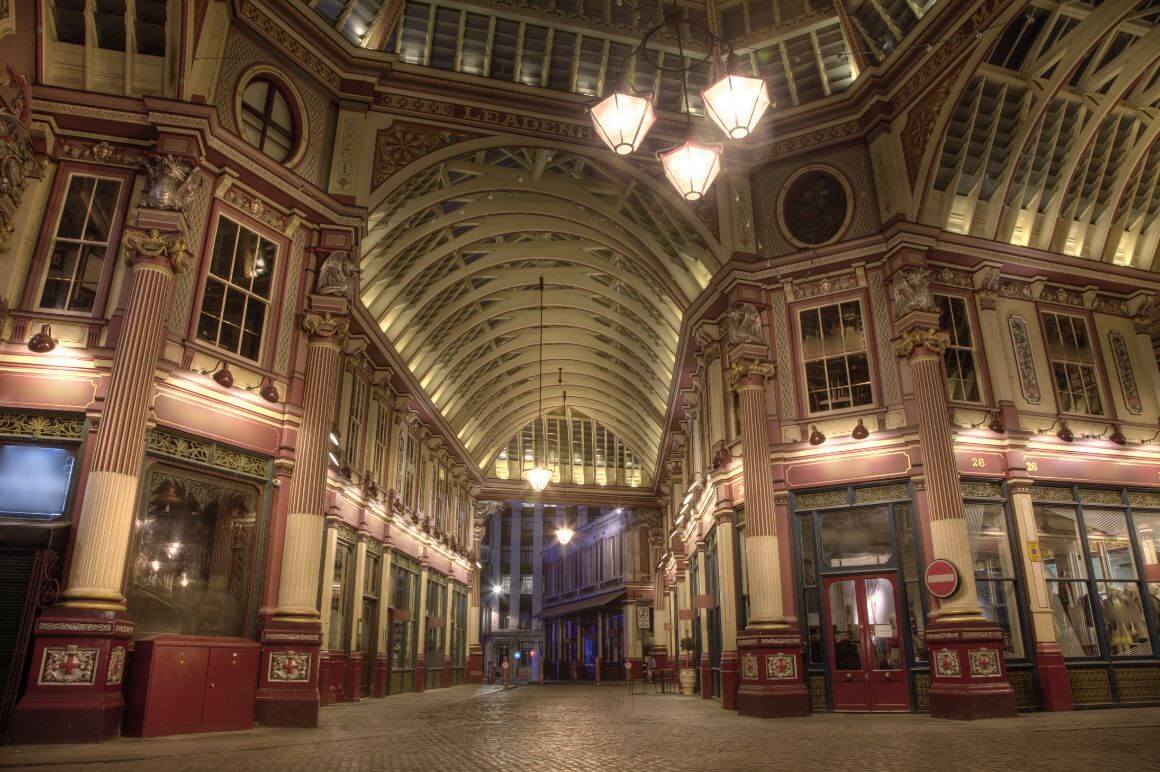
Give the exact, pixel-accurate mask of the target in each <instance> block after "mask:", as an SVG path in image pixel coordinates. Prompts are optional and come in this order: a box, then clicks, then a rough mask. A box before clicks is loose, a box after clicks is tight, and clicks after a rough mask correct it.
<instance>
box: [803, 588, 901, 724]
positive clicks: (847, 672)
mask: <svg viewBox="0 0 1160 772" xmlns="http://www.w3.org/2000/svg"><path fill="white" fill-rule="evenodd" d="M823 589H824V593H825V607H826V624H827V627H828V628H829V632H830V635H829V636H828V637H829V646H830V683H831V692H832V694H833V697H834V710H860V711H865V710H874V711H902V710H909V709H910V689H909V686H908V685H907V677H906V650H905V648H904V645H903V638H902V622H903V615H902V606H901V604H900V603H899V596H898V580H897V577H896V576H895V575H894V574H873V575H859V576H843V577H833V578H829V579H826V580H825V582H824V585H823Z"/></svg>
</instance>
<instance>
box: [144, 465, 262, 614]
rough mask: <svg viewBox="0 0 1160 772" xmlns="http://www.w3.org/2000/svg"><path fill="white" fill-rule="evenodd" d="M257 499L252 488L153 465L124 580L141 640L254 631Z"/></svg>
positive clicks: (150, 468) (223, 479)
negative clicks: (155, 636) (164, 635)
mask: <svg viewBox="0 0 1160 772" xmlns="http://www.w3.org/2000/svg"><path fill="white" fill-rule="evenodd" d="M259 501H260V495H259V492H258V489H257V488H256V487H254V486H252V485H245V484H242V483H238V482H234V481H232V480H228V479H225V478H219V477H215V476H212V475H203V474H197V473H195V472H190V471H186V470H183V469H178V468H174V467H170V466H167V465H164V464H154V465H152V466H150V467H149V469H148V471H147V473H146V485H145V495H144V496H143V497H142V504H141V510H140V513H139V514H138V516H137V518H136V521H135V523H134V530H133V542H132V545H131V546H130V549H129V563H128V570H127V572H126V573H127V577H126V583H125V596H126V602H127V605H128V608H129V612H130V614H132V616H133V621H134V623H135V629H134V634H135V635H136V636H137V637H142V636H146V635H153V634H157V633H179V634H186V635H223V636H244V635H246V634H247V633H248V632H249V629H250V627H251V626H252V618H253V611H254V610H253V603H254V599H253V597H252V592H251V588H252V586H253V584H254V582H253V572H254V561H255V553H256V551H257V538H258V532H259V529H258V527H257V525H258V509H259Z"/></svg>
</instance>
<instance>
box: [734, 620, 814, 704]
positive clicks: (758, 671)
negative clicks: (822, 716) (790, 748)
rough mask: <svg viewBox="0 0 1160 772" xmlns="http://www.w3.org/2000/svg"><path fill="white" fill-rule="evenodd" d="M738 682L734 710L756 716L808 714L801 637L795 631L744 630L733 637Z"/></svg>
mask: <svg viewBox="0 0 1160 772" xmlns="http://www.w3.org/2000/svg"><path fill="white" fill-rule="evenodd" d="M737 649H738V655H739V657H740V660H741V684H740V686H738V688H737V712H738V714H740V715H742V716H754V717H756V718H786V717H790V716H808V715H809V714H810V695H809V691H807V690H806V685H805V681H804V680H803V678H802V665H803V663H802V638H801V635H799V634H798V633H797V632H796V631H792V630H786V631H762V630H753V631H750V630H746V631H745V632H744V633H741V634H738V636H737Z"/></svg>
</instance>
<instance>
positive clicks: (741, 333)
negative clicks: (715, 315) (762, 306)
mask: <svg viewBox="0 0 1160 772" xmlns="http://www.w3.org/2000/svg"><path fill="white" fill-rule="evenodd" d="M721 323H722V328H723V330H724V333H725V343H726V344H728V345H729V346H740V345H743V344H746V343H751V344H756V345H758V346H764V345H765V331H764V330H763V329H762V327H761V316H760V314H758V313H757V308H756V307H755V306H754V305H753V304H752V303H739V304H738V305H735V306H733V307H732V308H730V309H729V310H728V311H726V312H725V316H724V318H723V319H722V320H721Z"/></svg>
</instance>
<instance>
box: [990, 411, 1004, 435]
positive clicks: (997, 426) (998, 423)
mask: <svg viewBox="0 0 1160 772" xmlns="http://www.w3.org/2000/svg"><path fill="white" fill-rule="evenodd" d="M988 418H990V419H991V421H990V423H988V424H987V428H988V429H990V430H991V431H993V432H994V433H995V434H1005V433H1006V432H1007V425H1006V424H1004V423H1003V419H1002V418H1000V417H999V414H998V413H991V414H990V415H988Z"/></svg>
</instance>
